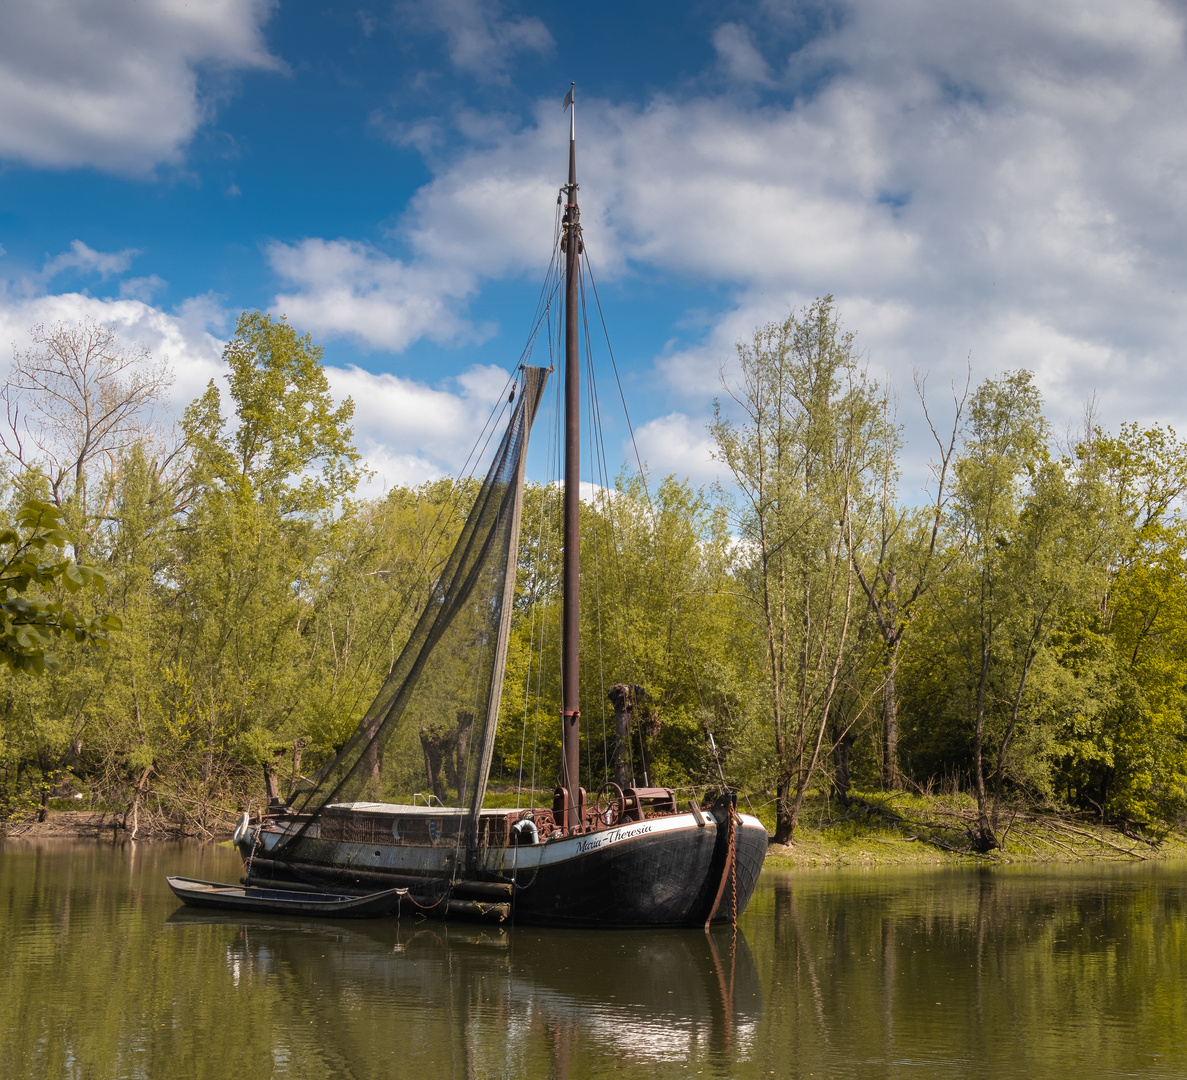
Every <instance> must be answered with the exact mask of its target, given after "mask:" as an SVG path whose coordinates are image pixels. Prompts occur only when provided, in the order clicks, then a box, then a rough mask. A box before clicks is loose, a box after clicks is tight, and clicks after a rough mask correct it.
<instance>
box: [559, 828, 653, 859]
mask: <svg viewBox="0 0 1187 1080" xmlns="http://www.w3.org/2000/svg"><path fill="white" fill-rule="evenodd" d="M649 832H651V826H650V825H638V826H636V827H635V828H633V829H615V830H614V831H613V832H608V833H604V834H603V835H601V836H596V837H593V838H591V839H589V840H582V841H581V842H580V843H579V844H578V845H577V850H578V851H579V852H581V853H582V854H584V853H585V852H587V851H597V850H598V848H600V847H603V846H604V845H606V844H613V843H616V842H617V841H619V840H627V839H629V838H630V837H632V836H642V835H643V834H644V833H649Z"/></svg>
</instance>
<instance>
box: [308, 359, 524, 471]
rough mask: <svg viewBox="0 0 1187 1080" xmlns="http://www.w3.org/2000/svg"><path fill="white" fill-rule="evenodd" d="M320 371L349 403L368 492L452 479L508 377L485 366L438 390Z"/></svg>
mask: <svg viewBox="0 0 1187 1080" xmlns="http://www.w3.org/2000/svg"><path fill="white" fill-rule="evenodd" d="M326 374H327V375H328V377H329V379H330V386H331V388H332V390H333V393H334V396H335V398H337V399H338V400H342V399H343V398H346V397H350V398H351V399H352V400H353V401H354V407H355V412H354V430H355V437H356V442H357V444H358V447H359V450H360V452H361V453H362V455H363V457H364V459H365V460H366V462H367V464H368V466H369V467H370V468H371V469H373V470H374V471H375V472H376V474H377V475H376V477H375V479H374V481H373V484H372V490H373V491H375V492H378V491H381V490H384V489H386V488H388V487H390V486H391V485H393V484H417V483H421V482H423V481H425V480H432V479H436V478H437V477H439V476H444V475H445V474H447V473H452V474H454V475H457V474H458V472H459V471H460V470H461V469H462V468H463V467H464V466H466V463H467V458H468V456H469V454H470V451H471V449H472V448H473V446H474V445H475V441H476V439H477V438H478V435H479V433H480V432H481V431H482V430H483V428H484V426H485V425H486V422H487V419H488V417H489V416H490V415H491V411H492V409H493V408H494V407H495V405H496V404H497V403H498V402H499V400H500V398H502V397H505V396H506V392H507V385H508V378H509V376H508V373H507V372H506V371H504V370H502V369H501V368H497V367H485V366H478V367H473V368H470V369H469V370H468V371H466V372H463V373H462V374H461V375H459V376H458V377H457V378H455V379H450V380H447V381H446V382H445V383H444V384H442V385H439V386H429V385H428V384H426V383H423V382H419V381H416V380H414V379H405V378H401V377H400V376H398V375H388V374H378V375H377V374H373V373H371V372H369V371H364V370H363V369H361V368H358V367H354V366H351V367H346V368H336V367H330V368H327V369H326ZM497 438H498V436H496V439H495V441H497ZM488 453H489V450H488Z"/></svg>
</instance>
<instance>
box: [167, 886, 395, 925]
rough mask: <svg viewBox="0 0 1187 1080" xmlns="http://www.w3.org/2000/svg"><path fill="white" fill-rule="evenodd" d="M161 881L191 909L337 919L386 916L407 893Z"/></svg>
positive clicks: (391, 890)
mask: <svg viewBox="0 0 1187 1080" xmlns="http://www.w3.org/2000/svg"><path fill="white" fill-rule="evenodd" d="M165 880H166V881H168V882H169V888H171V889H172V890H173V892H174V895H175V896H177V898H178V899H179V900H181V901H182V902H183V903H186V904H189V905H190V906H191V907H205V908H221V909H223V910H224V911H230V910H233V911H262V912H267V913H268V914H271V915H328V916H330V917H332V918H341V919H374V918H378V917H379V916H382V915H390V914H392V913H393V912H395V911H397V910H398V909H399V907H400V900H401V899H402V898H403V897H404V896H405V895H406V894H407V892H408V890H407V889H386V890H384V891H383V892H377V893H371V894H370V895H368V896H346V895H343V894H340V893H319V892H296V891H295V890H291V889H267V888H260V887H258V886H255V885H249V886H246V887H245V886H243V885H224V884H221V883H219V882H217V881H199V880H197V879H196V878H184V877H169V878H166V879H165Z"/></svg>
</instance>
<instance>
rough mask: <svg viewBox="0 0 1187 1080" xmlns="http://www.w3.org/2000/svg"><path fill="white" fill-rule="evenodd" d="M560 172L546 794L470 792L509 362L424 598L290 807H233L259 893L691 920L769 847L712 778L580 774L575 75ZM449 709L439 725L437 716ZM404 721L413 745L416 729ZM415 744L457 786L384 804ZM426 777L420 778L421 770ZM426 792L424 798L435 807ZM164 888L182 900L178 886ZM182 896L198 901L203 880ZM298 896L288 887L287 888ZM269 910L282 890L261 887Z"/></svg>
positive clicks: (610, 921) (487, 646)
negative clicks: (486, 447) (495, 419)
mask: <svg viewBox="0 0 1187 1080" xmlns="http://www.w3.org/2000/svg"><path fill="white" fill-rule="evenodd" d="M565 107H566V108H567V109H569V110H570V124H569V179H568V183H567V184H565V185H564V186H563V187H562V188H561V189H560V197H559V198H558V207H560V208H561V210H562V211H563V212H562V213H561V216H560V218H559V230H558V236H557V240H556V246H555V249H554V265H555V266H556V273H557V292H558V294H559V293H560V291H561V285H562V284H563V297H564V300H563V303H564V307H563V315H564V342H565V352H564V372H563V377H564V399H565V403H564V418H565V422H564V451H565V458H564V528H563V534H564V561H563V584H562V593H563V614H562V661H561V708H560V724H561V744H562V752H561V769H560V776H559V780H560V782H559V784H558V785H557V787H556V789H555V792H554V795H553V801H552V805H551V806H530V807H528V808H526V809H525V808H516V809H492V808H487V807H484V805H483V804H484V800H485V796H486V788H487V777H488V774H489V772H490V768H491V762H492V758H493V754H494V748H495V724H496V720H497V718H498V715H499V704H500V696H501V693H502V687H503V678H504V672H505V662H506V657H507V649H508V643H509V635H510V629H511V616H512V607H513V602H514V596H515V573H516V563H517V552H518V548H519V537H520V526H521V515H522V504H523V489H524V459H525V450H526V444H527V438H528V433H529V431H530V429H531V426H532V421H533V419H534V417H535V414H536V410H537V407H538V405H539V404H540V400H541V396H542V394H543V390H544V385H545V382H546V380H547V378H548V375H549V371H550V370H551V369H544V368H541V367H531V366H528V365H526V364H525V365H524V366H522V367H521V368H520V372H519V376H518V381H517V385H516V386H515V388H514V389H513V391H512V395H511V401H510V402H509V403H508V405H507V408H508V411H509V412H510V416H509V420H508V423H507V427H506V430H505V432H504V434H503V436H502V440H501V442H500V444H499V447H498V449H497V451H496V453H495V456H494V460H493V462H492V464H491V466H490V469H489V471H488V473H487V475H486V480H485V482H484V483H483V485H482V488H481V490H480V491H479V493H478V496H477V498H476V499H475V502H474V505H473V507H472V508H471V510H470V512H469V514H468V516H467V518H466V521H465V523H464V525H463V527H462V530H461V535H460V537H459V539H458V542H457V545H456V547H455V548H454V550H453V553H452V554H451V556H450V558H449V560H448V562H447V563H446V566H445V569H444V570H443V571H442V573H441V574H440V576H439V578H438V580H437V581H436V583H435V586H434V589H433V593H432V596H431V598H430V600H429V602H428V603H426V604H425V606H424V608H423V610H422V611H421V613H420V615H419V617H418V620H417V622H416V626H415V628H414V629H413V631H412V634H411V636H410V638H409V640H408V643H407V645H406V646H405V648H404V649H403V651H402V652H401V654H400V656H399V658H398V659H397V660H396V662H395V664H394V665H393V667H392V670H391V673H390V674H389V675H388V678H387V680H386V681H385V682H384V684H383V687H382V689H381V690H380V692H379V695H378V697H377V698H376V700H375V702H374V703H373V704H372V706H371V707H370V708H369V709H368V710H367V713H366V715H364V716H363V718H362V719H361V720H360V722H359V725H358V727H357V728H356V730H355V732H354V735H353V736H352V737H351V739H350V740H349V741H348V742H347V744H346V745H345V746H344V747H343V748H342V750H341V751H340V752H339V754H338V755H337V757H336V758H335V759H334V760H333V761H332V762H330V763H329V764H328V765H327V766H326V767H325V768H323V769H322V770H321V771H320V772H319V773H318V774H317V775H316V776H315V777H314V778H313V779H314V781H315V782H314V783H313V784H312V785H311V786H310V787H309V789H308V790H306V791H305V792H304V793H303V794H302V795H300V796H299V797H298V798H296V799H294V800H293V803H292V804H291V805H284V804H280V803H279V800H278V801H277V802H278V805H273V806H272V807H270V808H269V809H268V810H267V811H265V812H264V813H263V814H261V815H258V816H257V817H254V818H250V817H248V815H246V814H245V815H244V817H243V819H242V820H241V822H240V825H239V828H238V829H237V830H236V832H235V837H234V841H235V844H236V846H237V847H238V849H239V851H240V852H241V854H242V856H243V859H244V866H245V871H246V873H245V876H244V878H243V879H242V880H241V885H243V886H244V887H245V889H244V890H243V891H244V892H245V893H251V894H253V895H254V896H256V897H257V898H259V899H260V900H261V902H266V901H267V898H268V896H273V897H276V896H280V895H281V894H284V895H286V896H287V897H288V900H289V901H290V907H291V906H292V905H293V904H294V903H296V902H297V901H299V900H300V897H301V894H302V893H318V892H321V893H324V894H326V895H329V896H330V897H331V899H329V900H327V903H334V902H340V901H341V899H342V897H343V896H349V895H355V896H359V895H368V894H374V895H380V894H381V893H390V892H391V890H401V891H400V894H399V897H400V904H401V906H402V907H403V908H404V909H407V910H413V911H418V912H422V913H424V914H426V915H430V916H441V917H446V916H449V917H470V918H482V919H496V920H510V921H512V922H515V923H521V924H530V925H536V926H587V927H635V926H656V927H658V926H708V925H709V924H710V923H712V922H714V921H729V920H734V919H736V918H737V916H738V914H739V913H740V912H741V911H742V909H743V908H744V907H745V906H746V903H747V901H748V900H749V898H750V895H751V893H752V891H753V889H754V886H755V883H756V881H757V878H758V873H759V870H760V869H761V866H762V861H763V857H764V855H765V852H766V846H767V839H768V838H767V832H766V830H765V829H764V828H763V826H762V824H761V823H760V822H759V821H758V819H757V818H755V817H753V816H751V815H748V814H744V813H740V812H739V811H738V807H737V800H736V795H735V794H734V793H733V792H730V791H728V790H727V789H725V785H724V781H723V784H722V791H721V793H720V794H719V795H717V796H716V797H714V798H713V799H711V800H709V801H708V802H707V803H704V804H702V803H699V802H697V801H688V802H686V803H685V804H684V805H683V806H682V805H680V804H679V802H678V800H677V798H676V795H675V793H674V792H673V791H672V790H671V789H670V788H663V787H650V786H644V787H638V786H634V785H633V783H632V784H628V785H622V784H619V783H616V782H613V781H609V782H607V783H606V784H605V785H603V787H602V789H601V790H600V791H599V792H598V793H597V795H596V797H595V798H592V799H591V798H589V797H588V796H587V793H586V791H585V789H583V788H582V787H581V784H580V753H579V750H580V717H581V707H580V701H579V696H578V690H579V675H580V670H579V664H580V656H579V650H578V632H579V592H578V590H579V568H580V535H579V527H578V526H579V518H578V511H579V491H580V486H579V485H580V442H579V435H580V430H579V423H580V414H579V404H580V369H579V345H580V339H579V324H580V321H581V320H580V314H579V304H580V289H579V273H580V261H579V260H580V257H581V255H582V253H583V248H584V245H583V240H582V232H581V219H580V210H579V207H578V203H577V192H578V186H577V145H576V133H575V121H574V117H573V112H574V110H575V106H574V102H573V90H572V88H570V91H569V94H568V95H567V96H566V98H565ZM453 715H456V717H457V725H456V728H455V729H444V730H443V729H442V724H443V722H444V720H445V719H446V718H447V717H452V716H453ZM418 726H419V733H420V742H421V746H420V747H419V748H418V747H417V746H416V741H415V733H416V730H417V728H418ZM418 749H420V750H421V751H422V753H423V759H424V763H425V768H426V770H427V774H428V777H429V779H430V781H433V782H434V783H433V786H437V785H436V783H435V780H434V778H435V777H436V776H437V775H438V774H439V772H440V770H441V768H442V767H444V771H445V773H446V776H447V779H449V781H450V786H451V787H452V788H453V789H455V790H456V796H457V798H456V805H453V806H446V805H444V802H445V800H444V799H442V798H441V794H440V791H438V793H437V794H436V795H430V796H427V797H422V796H419V795H417V796H414V797H413V799H412V803H411V804H408V803H407V802H397V801H394V800H392V799H391V795H392V794H393V793H396V792H399V791H400V790H403V791H407V790H408V776H409V768H410V766H409V762H410V761H415V760H416V759H417V757H418V755H417V750H418ZM422 775H423V774H422ZM434 803H435V805H434ZM177 891H178V894H179V895H180V896H182V897H183V899H186V893H185V891H184V890H183V889H178V890H177ZM199 893H200V890H198V889H197V888H195V889H194V896H195V898H194V899H193V900H192V901H189V900H187V902H193V903H198V902H200V901H201V902H204V903H206V904H210V903H211V902H212V900H211V897H212V895H215V894H216V893H217V890H212V889H210V888H207V889H205V891H204V892H201V895H200V897H199ZM294 898H295V899H294ZM277 906H278V908H279V907H280V906H282V905H281V902H280V901H279V900H278V901H277Z"/></svg>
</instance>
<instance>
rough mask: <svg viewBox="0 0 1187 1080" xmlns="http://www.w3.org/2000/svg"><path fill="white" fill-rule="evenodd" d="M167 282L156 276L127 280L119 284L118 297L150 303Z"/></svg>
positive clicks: (150, 275)
mask: <svg viewBox="0 0 1187 1080" xmlns="http://www.w3.org/2000/svg"><path fill="white" fill-rule="evenodd" d="M167 284H168V282H166V281H165V279H164V278H162V277H159V276H158V275H156V274H149V275H148V276H147V277H137V278H127V279H125V280H124V281H121V282H120V297H121V298H123V299H125V300H143V301H144V302H145V303H146V304H147V303H150V302H151V301H152V298H153V296H154V294H156V293H158V292H160V291H161V289H163V288H165V286H166V285H167Z"/></svg>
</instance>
